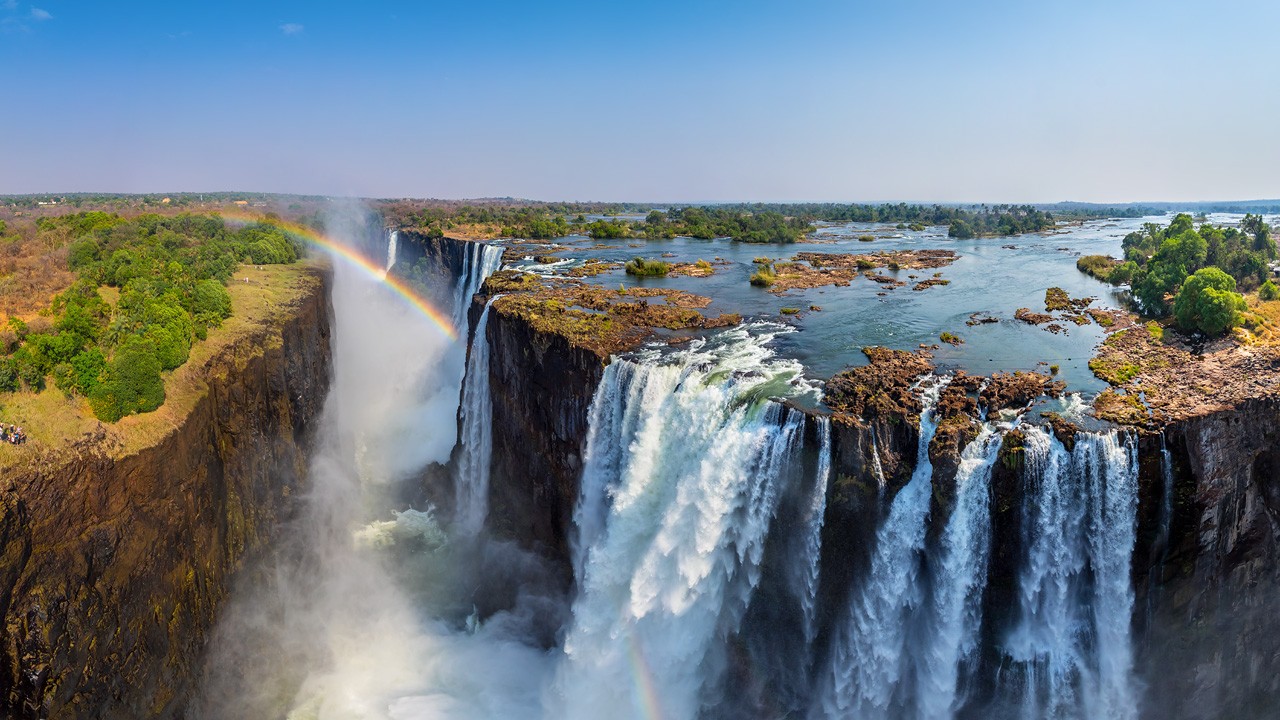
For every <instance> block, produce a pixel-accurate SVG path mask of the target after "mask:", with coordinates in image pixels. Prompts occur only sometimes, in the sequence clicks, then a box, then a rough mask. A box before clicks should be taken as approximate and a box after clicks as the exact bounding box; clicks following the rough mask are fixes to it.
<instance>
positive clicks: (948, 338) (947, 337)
mask: <svg viewBox="0 0 1280 720" xmlns="http://www.w3.org/2000/svg"><path fill="white" fill-rule="evenodd" d="M938 339H939V340H941V341H942V342H944V343H947V344H948V345H959V344H961V343H963V342H964V340H961V339H960V336H959V335H956V334H955V333H951V332H944V333H942V334H941V335H939V336H938Z"/></svg>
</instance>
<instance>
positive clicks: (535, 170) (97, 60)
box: [0, 0, 1280, 204]
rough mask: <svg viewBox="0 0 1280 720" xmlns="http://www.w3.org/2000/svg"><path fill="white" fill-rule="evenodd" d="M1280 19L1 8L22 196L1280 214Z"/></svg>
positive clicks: (1037, 9) (1071, 9) (1131, 11)
mask: <svg viewBox="0 0 1280 720" xmlns="http://www.w3.org/2000/svg"><path fill="white" fill-rule="evenodd" d="M1277 20H1280V6H1277V5H1275V4H1271V3H1263V2H1231V3H1222V4H1216V5H1214V6H1212V7H1196V8H1186V7H1170V6H1168V5H1165V4H1160V3H1154V2H1135V3H1127V4H1125V5H1124V6H1123V7H1116V6H1113V5H1111V4H1107V3H1101V2H1086V3H1075V4H1072V5H1070V6H1067V5H1050V4H1042V5H1036V6H1030V7H1028V6H1023V5H1020V4H1017V3H1011V2H993V3H985V4H983V5H982V6H981V7H967V6H965V7H962V6H955V5H952V4H947V3H938V2H904V3H884V2H865V3H856V4H850V3H836V2H815V3H809V4H805V5H804V6H786V7H781V6H775V5H772V4H769V3H763V2H747V3H736V4H732V3H727V2H705V3H699V4H697V5H696V6H687V5H685V4H679V3H673V2H666V1H663V2H653V3H646V4H643V5H641V4H635V3H631V4H614V5H608V6H596V5H593V4H592V5H589V4H586V3H579V2H561V3H556V4H554V5H546V6H542V5H537V6H534V5H529V6H526V5H522V4H517V3H511V2H484V3H470V4H465V5H433V6H427V7H399V6H398V5H397V4H396V3H391V2H372V3H365V4H361V5H360V6H358V7H357V6H354V5H343V6H324V7H321V6H313V5H312V4H309V3H303V2H284V3H274V4H272V6H270V7H265V8H264V7H262V6H260V5H259V4H255V3H249V2H243V1H239V0H237V1H234V2H228V3H221V4H218V5H217V6H216V7H186V6H175V5H172V4H167V3H158V2H138V3H133V4H131V5H130V6H129V7H128V8H124V9H122V8H121V7H119V6H115V5H101V6H99V5H93V6H82V5H81V4H78V3H72V2H67V1H66V0H47V1H46V0H37V1H36V2H34V3H31V2H26V1H25V0H24V1H19V0H0V39H2V42H0V63H3V64H4V66H5V67H6V68H8V69H9V70H10V72H9V73H8V75H9V78H10V87H9V95H10V97H11V98H19V99H21V100H22V102H11V103H10V106H9V112H7V113H5V114H4V116H3V117H0V137H3V138H5V139H4V140H3V141H0V193H3V194H31V193H72V192H122V193H129V192H136V193H152V192H170V193H173V192H217V191H218V190H216V189H217V188H227V187H233V188H246V187H253V188H260V189H259V190H254V191H252V192H266V193H279V194H286V193H287V194H303V195H326V196H357V197H378V198H388V197H397V198H406V197H414V198H439V199H465V198H480V197H513V198H590V199H591V200H590V201H599V202H636V201H637V200H636V199H637V198H654V197H662V198H695V200H692V201H691V202H706V203H719V202H755V201H757V200H755V199H756V198H761V199H764V198H767V199H769V201H773V202H784V201H805V202H833V201H838V202H855V201H856V202H895V201H894V200H879V199H878V198H928V199H927V200H920V201H919V202H939V203H971V202H984V201H985V202H989V203H991V202H1008V203H1023V202H1028V203H1054V202H1062V201H1069V202H1094V203H1108V204H1112V203H1127V202H1137V203H1142V202H1196V201H1205V200H1204V198H1210V200H1208V201H1207V202H1215V200H1212V198H1224V197H1225V198H1275V197H1280V176H1278V175H1277V174H1276V173H1275V171H1274V168H1272V167H1271V165H1273V164H1274V160H1275V159H1276V158H1280V133H1275V132H1274V131H1273V129H1272V125H1273V124H1274V120H1273V119H1274V117H1276V116H1277V111H1280V94H1277V93H1275V92H1273V91H1272V90H1273V87H1274V81H1273V79H1272V78H1271V77H1270V76H1269V73H1270V70H1271V69H1272V67H1273V65H1274V63H1270V62H1268V61H1267V60H1268V57H1267V51H1268V47H1269V45H1268V41H1269V39H1270V37H1269V28H1272V27H1275V26H1276V21H1277ZM74 188H88V190H77V189H74ZM97 188H100V189H101V190H95V189H97ZM233 192H236V191H233ZM239 192H249V191H239ZM742 198H749V199H748V200H742ZM850 198H854V199H855V200H851V199H850ZM862 198H870V199H862ZM1144 198H1160V199H1159V200H1144ZM761 201H763V200H761ZM646 202H647V201H646ZM664 202H674V201H670V200H668V201H664ZM681 202H685V201H681Z"/></svg>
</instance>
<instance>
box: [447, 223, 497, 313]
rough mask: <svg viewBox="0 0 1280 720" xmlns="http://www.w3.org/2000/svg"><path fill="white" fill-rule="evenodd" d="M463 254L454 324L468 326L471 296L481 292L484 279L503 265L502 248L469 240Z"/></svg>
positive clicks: (455, 299)
mask: <svg viewBox="0 0 1280 720" xmlns="http://www.w3.org/2000/svg"><path fill="white" fill-rule="evenodd" d="M466 245H467V249H466V250H465V251H464V253H463V256H462V272H461V273H459V274H458V284H457V285H456V286H454V291H453V325H454V327H457V328H465V327H466V326H467V312H468V310H469V309H470V308H471V298H472V297H474V296H475V294H476V293H478V292H480V287H481V286H482V285H484V281H485V279H486V278H488V277H489V276H490V275H492V274H493V273H495V272H497V270H498V268H499V267H501V266H502V248H501V247H499V246H497V245H490V244H488V243H481V242H469V243H467V244H466Z"/></svg>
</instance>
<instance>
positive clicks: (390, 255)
mask: <svg viewBox="0 0 1280 720" xmlns="http://www.w3.org/2000/svg"><path fill="white" fill-rule="evenodd" d="M399 240H400V231H399V230H392V231H391V234H390V235H389V236H387V272H391V268H393V267H395V265H396V244H397V243H398V242H399Z"/></svg>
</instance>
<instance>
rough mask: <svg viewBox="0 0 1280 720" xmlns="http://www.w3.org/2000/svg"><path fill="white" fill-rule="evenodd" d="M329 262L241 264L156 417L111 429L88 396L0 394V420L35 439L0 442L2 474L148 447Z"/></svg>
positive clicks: (257, 343) (172, 375)
mask: <svg viewBox="0 0 1280 720" xmlns="http://www.w3.org/2000/svg"><path fill="white" fill-rule="evenodd" d="M324 263H325V261H324V260H322V259H319V258H316V259H306V260H302V261H299V262H297V263H293V264H289V265H261V266H242V267H240V268H239V269H238V270H237V271H236V272H235V274H234V276H233V281H232V282H231V283H229V284H228V286H227V291H228V293H229V295H230V296H231V309H232V314H231V316H230V317H228V318H227V319H226V320H224V321H223V322H222V323H221V324H220V325H219V326H218V327H215V328H210V329H209V331H208V336H207V339H206V340H204V341H203V342H197V343H195V344H193V345H192V347H191V351H190V356H189V357H188V359H187V362H186V363H184V364H183V365H182V366H180V367H178V368H177V369H176V370H173V371H171V372H164V373H162V374H161V377H162V379H163V382H164V396H165V401H164V404H163V405H161V406H160V407H159V408H158V409H157V410H155V411H154V412H149V413H143V414H140V415H130V416H127V417H124V418H122V419H121V420H120V421H119V422H116V423H114V424H111V425H106V424H104V423H102V422H101V421H100V420H98V419H97V418H96V417H95V416H94V414H93V410H92V408H91V406H90V404H89V402H88V400H87V398H85V397H83V396H78V395H74V394H68V393H65V392H63V391H62V390H59V389H58V388H57V387H56V386H53V385H49V386H47V387H46V388H45V389H44V390H43V391H41V392H27V391H20V392H11V393H0V419H3V421H4V422H12V423H17V424H19V425H21V426H22V427H23V429H24V430H25V431H26V432H27V434H28V435H29V436H30V439H31V442H30V444H29V445H27V446H21V447H14V446H10V445H8V444H0V468H6V467H11V466H13V465H15V464H18V463H22V462H27V461H31V460H33V458H34V459H35V460H37V461H38V457H39V456H40V455H41V454H42V453H43V452H45V451H55V450H58V449H61V448H66V447H71V446H74V445H78V444H80V443H90V444H93V445H94V446H95V447H97V448H98V449H101V450H105V451H106V452H109V453H110V454H112V455H114V456H117V457H118V456H122V455H127V454H131V453H134V452H137V451H138V450H140V449H143V448H146V447H150V446H152V445H154V444H155V443H157V442H159V441H160V440H161V439H162V438H164V437H166V436H167V435H168V434H169V433H170V432H172V431H173V429H174V428H175V427H178V426H179V425H181V423H182V421H183V420H184V419H185V418H186V417H187V415H188V414H190V412H191V411H192V409H193V408H194V407H195V406H196V403H197V402H198V401H199V400H200V398H201V397H203V396H204V394H205V393H206V392H207V391H208V386H209V379H210V377H211V374H212V373H214V372H219V371H221V369H222V368H224V367H227V366H230V365H231V364H233V363H235V362H236V358H240V357H241V356H247V355H249V354H250V353H251V352H254V351H257V350H259V349H260V348H261V347H262V344H263V343H265V342H269V338H270V334H269V333H267V332H265V331H268V330H272V329H274V328H275V327H277V326H278V325H279V324H280V323H281V322H283V321H284V320H285V319H286V318H288V317H289V315H290V313H291V312H292V311H293V308H294V307H295V306H296V305H297V304H298V303H299V302H300V301H302V300H303V299H304V298H306V297H309V296H310V295H312V294H314V293H315V292H317V290H318V288H319V286H320V284H321V282H322V279H321V272H322V269H323V267H324Z"/></svg>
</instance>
